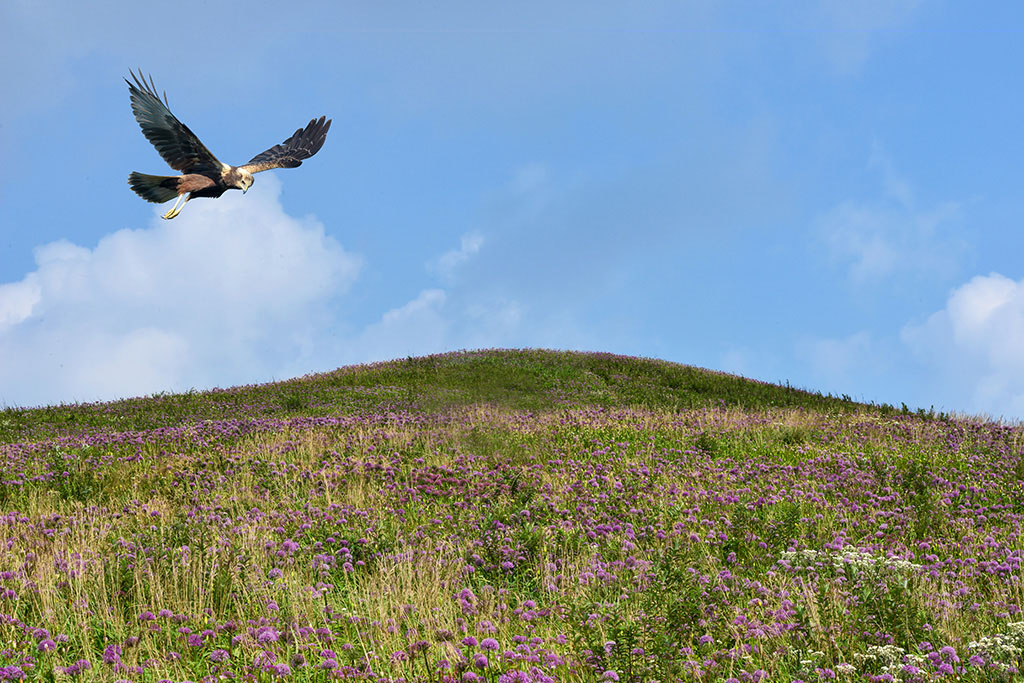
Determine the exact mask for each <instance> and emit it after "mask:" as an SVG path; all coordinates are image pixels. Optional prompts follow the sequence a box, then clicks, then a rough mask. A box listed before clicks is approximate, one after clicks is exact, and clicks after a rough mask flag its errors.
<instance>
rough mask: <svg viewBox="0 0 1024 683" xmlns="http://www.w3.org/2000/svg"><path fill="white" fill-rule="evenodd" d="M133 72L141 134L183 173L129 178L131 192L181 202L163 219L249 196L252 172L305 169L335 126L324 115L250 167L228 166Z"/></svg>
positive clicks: (135, 109)
mask: <svg viewBox="0 0 1024 683" xmlns="http://www.w3.org/2000/svg"><path fill="white" fill-rule="evenodd" d="M129 73H130V74H131V76H132V80H134V81H135V83H132V82H131V81H129V80H127V79H125V82H126V83H128V93H129V95H130V96H131V101H132V113H134V114H135V120H136V121H138V122H139V126H140V127H141V128H142V134H143V135H145V136H146V139H147V140H149V141H150V142H151V143H153V146H154V147H156V151H157V152H159V153H160V156H162V157H163V159H164V161H166V162H167V164H168V165H169V166H170V167H171V168H173V169H174V170H175V171H181V172H182V175H178V176H155V175H146V174H145V173H138V172H132V174H131V175H129V176H128V184H129V185H130V186H131V188H132V190H134V191H135V193H136V194H138V195H139V196H140V197H142V198H143V199H145V200H146V201H149V202H154V203H157V204H162V203H163V202H168V201H170V200H172V199H174V198H175V197H177V199H178V201H176V202H175V204H174V207H173V208H171V210H170V211H168V212H167V213H165V214H164V218H168V219H170V218H174V217H175V216H177V215H178V214H179V213H181V209H182V207H183V206H184V205H185V202H187V201H189V200H190V199H194V198H196V197H219V196H221V195H222V194H224V193H225V192H227V191H228V190H232V189H234V190H241V191H242V192H245V191H247V190H248V189H249V187H250V186H251V185H252V181H253V178H252V174H253V173H259V172H260V171H269V170H270V169H272V168H295V167H297V166H301V165H302V162H303V160H305V159H308V158H309V157H311V156H313V155H314V154H316V153H317V152H319V151H320V148H321V147H323V145H324V140H326V139H327V131H328V130H329V129H330V127H331V121H330V119H328V118H327V117H325V116H321V117H320V118H319V119H313V120H311V121H310V122H309V124H308V125H307V126H306V127H305V128H299V129H298V130H297V131H295V133H294V134H293V135H292V136H291V137H290V138H288V139H287V140H285V141H284V142H282V143H281V144H280V145H274V146H273V147H271V148H270V149H268V150H267V151H265V152H262V153H260V154H257V155H256V156H254V157H253V158H252V159H250V160H249V162H248V163H246V164H242V165H241V166H229V165H227V164H225V163H222V162H220V161H218V159H217V157H215V156H213V153H212V152H210V150H208V149H207V148H206V145H204V144H203V143H202V142H200V140H199V138H198V137H196V134H195V133H193V132H192V131H191V130H189V129H188V126H186V125H185V124H184V123H182V122H181V121H179V120H178V119H177V118H176V117H175V116H174V114H172V113H171V110H170V109H169V108H168V107H169V105H168V103H167V93H166V92H165V93H164V99H163V101H161V100H160V96H159V95H157V92H156V85H155V84H154V83H153V77H152V76H150V79H149V83H146V80H145V79H144V78H140V77H139V76H136V75H135V73H134V72H131V71H129ZM141 74H142V72H141V71H140V72H139V75H140V76H141Z"/></svg>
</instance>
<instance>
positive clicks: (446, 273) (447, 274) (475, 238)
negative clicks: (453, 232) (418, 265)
mask: <svg viewBox="0 0 1024 683" xmlns="http://www.w3.org/2000/svg"><path fill="white" fill-rule="evenodd" d="M483 245H484V238H483V235H481V234H480V233H478V232H468V233H466V234H465V235H463V236H462V241H461V244H460V245H459V248H458V249H452V250H450V251H446V252H445V253H443V254H441V256H439V257H438V258H437V259H436V260H435V261H432V262H431V263H429V264H427V265H428V268H429V269H430V270H432V271H434V272H436V273H437V274H438V275H440V276H441V277H442V278H443V279H445V280H449V281H450V280H452V279H453V278H454V277H455V269H456V268H458V266H459V265H460V264H462V263H464V262H465V261H467V260H469V258H470V257H471V256H473V255H474V254H476V253H477V252H478V251H480V247H482V246H483Z"/></svg>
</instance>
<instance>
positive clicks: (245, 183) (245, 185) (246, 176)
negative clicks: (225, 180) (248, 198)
mask: <svg viewBox="0 0 1024 683" xmlns="http://www.w3.org/2000/svg"><path fill="white" fill-rule="evenodd" d="M235 187H237V188H238V189H239V190H241V191H242V194H245V193H246V192H248V191H249V188H250V187H252V173H249V172H248V171H246V170H244V169H238V180H237V181H236V182H235Z"/></svg>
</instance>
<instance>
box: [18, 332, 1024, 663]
mask: <svg viewBox="0 0 1024 683" xmlns="http://www.w3.org/2000/svg"><path fill="white" fill-rule="evenodd" d="M0 419H2V420H3V422H2V424H0V429H2V430H3V434H4V436H3V442H0V547H2V548H3V550H4V552H2V553H0V641H2V642H3V644H4V645H3V648H0V681H2V680H33V681H36V680H41V681H48V682H51V683H58V682H63V681H76V682H80V683H92V682H97V683H118V682H120V683H124V682H126V681H128V682H131V683H161V682H169V683H184V682H192V683H196V682H199V681H202V682H203V683H207V682H208V683H214V682H215V681H221V680H244V681H255V682H266V683H272V682H274V681H279V680H280V681H293V682H296V683H327V682H328V681H338V680H353V681H376V682H379V683H399V682H400V681H401V682H402V683H412V682H415V683H467V682H468V683H474V682H475V683H484V682H486V683H554V682H556V681H557V682H560V681H567V682H572V683H577V682H578V683H608V682H614V681H620V682H622V683H625V682H627V681H628V682H630V683H646V682H648V681H686V682H693V683H739V682H747V681H762V682H764V681H772V682H774V681H819V680H838V681H867V682H872V683H873V682H875V681H900V682H901V683H923V682H924V681H926V680H927V681H930V680H936V679H945V680H960V681H969V682H973V683H983V682H986V683H987V682H988V681H1003V682H1007V683H1009V682H1011V681H1019V680H1020V672H1021V671H1022V670H1024V654H1022V653H1024V616H1022V607H1024V486H1022V485H1021V482H1022V480H1024V454H1022V451H1024V429H1022V428H1020V427H1010V426H1006V425H1000V424H995V423H983V422H979V421H967V420H956V419H949V418H943V419H935V418H934V416H927V415H910V414H903V413H897V412H896V411H894V410H892V409H891V408H888V407H884V406H883V407H878V406H866V405H862V404H857V403H853V402H851V401H848V400H844V399H835V398H830V397H824V396H820V395H817V394H813V393H808V392H803V391H798V390H794V389H791V388H788V387H780V386H776V385H770V384H764V383H760V382H751V381H748V380H744V379H741V378H738V377H733V376H730V375H725V374H721V373H715V372H709V371H706V370H699V369H696V368H690V367H686V366H681V365H674V364H670V363H664V362H660V361H653V360H646V359H638V358H626V357H621V356H612V355H607V354H586V353H557V352H549V351H482V352H470V353H453V354H444V355H441V356H431V357H427V358H410V359H406V360H400V361H393V362H389V363H379V364H375V365H371V366H360V367H351V368H341V369H339V370H337V371H334V372H329V373H324V374H320V375H315V376H310V377H305V378H300V379H295V380H290V381H287V382H279V383H275V384H269V385H263V386H250V387H238V388H234V389H228V390H223V391H211V392H191V393H186V394H180V395H162V396H156V397H151V398H147V399H132V400H127V401H120V402H115V403H108V404H92V405H79V406H59V407H52V408H42V409H36V410H17V411H11V410H9V411H5V412H3V413H2V414H0Z"/></svg>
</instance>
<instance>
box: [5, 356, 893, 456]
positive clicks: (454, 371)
mask: <svg viewBox="0 0 1024 683" xmlns="http://www.w3.org/2000/svg"><path fill="white" fill-rule="evenodd" d="M716 403H720V404H722V405H727V406H735V407H740V408H748V409H751V408H769V407H775V408H785V407H792V408H805V409H813V410H821V411H829V412H835V411H842V412H849V411H856V410H880V411H882V412H884V413H890V412H893V411H894V409H893V408H892V407H891V406H888V405H882V406H876V405H869V404H864V403H858V402H856V401H853V400H851V399H850V398H849V397H847V396H844V397H834V396H830V395H823V394H821V393H816V392H812V391H806V390H802V389H796V388H793V387H791V386H788V385H780V384H772V383H768V382H762V381H758V380H752V379H747V378H744V377H740V376H737V375H732V374H728V373H725V372H720V371H715V370H708V369H704V368H698V367H694V366H690V365H683V364H679V363H672V362H669V361H664V360H657V359H651V358H642V357H634V356H622V355H616V354H610V353H595V352H579V351H552V350H545V349H488V350H474V351H455V352H449V353H442V354H435V355H429V356H420V357H409V358H404V359H397V360H391V361H383V362H378V363H370V364H362V365H350V366H343V367H340V368H337V369H335V370H331V371H327V372H321V373H316V374H310V375H306V376H303V377H297V378H294V379H289V380H284V381H278V382H270V383H266V384H252V385H243V386H237V387H231V388H227V389H211V390H206V391H195V390H192V391H187V392H184V393H160V394H155V395H152V396H147V397H142V398H128V399H122V400H117V401H110V402H102V403H82V404H62V405H58V406H46V407H39V408H7V409H5V410H3V411H0V443H4V442H7V443H10V442H13V441H18V440H22V439H25V438H31V437H36V438H45V437H48V436H58V435H68V434H73V433H78V432H92V431H96V430H110V429H114V430H118V431H128V430H144V429H154V428H159V427H173V426H179V425H181V424H187V423H192V422H201V421H204V420H222V419H243V418H250V419H251V418H266V417H274V416H278V417H281V416H327V415H338V414H352V413H354V412H357V411H366V410H371V411H414V412H417V411H443V410H448V409H452V408H457V407H461V406H466V405H471V404H490V405H496V406H501V407H506V408H513V409H523V410H551V409H557V408H561V407H581V406H595V407H647V408H659V409H669V410H684V409H687V408H696V407H703V406H708V405H713V404H716Z"/></svg>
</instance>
